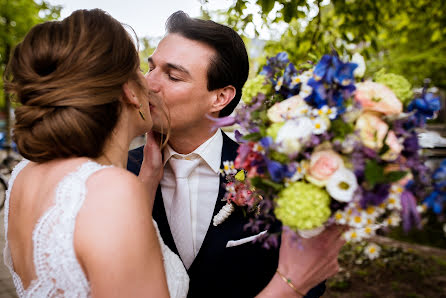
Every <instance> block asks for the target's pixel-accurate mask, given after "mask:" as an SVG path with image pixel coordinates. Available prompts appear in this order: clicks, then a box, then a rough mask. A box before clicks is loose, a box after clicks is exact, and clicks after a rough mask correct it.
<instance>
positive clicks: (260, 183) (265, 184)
mask: <svg viewBox="0 0 446 298" xmlns="http://www.w3.org/2000/svg"><path fill="white" fill-rule="evenodd" d="M250 181H251V184H252V185H253V186H254V187H255V188H258V189H263V190H268V189H271V188H272V189H274V191H275V192H280V191H281V190H282V189H283V187H284V186H283V185H282V184H279V183H275V182H273V181H270V180H267V179H263V178H261V177H258V176H257V177H253V178H251V179H250Z"/></svg>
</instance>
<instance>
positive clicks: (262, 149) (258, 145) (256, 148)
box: [252, 143, 265, 154]
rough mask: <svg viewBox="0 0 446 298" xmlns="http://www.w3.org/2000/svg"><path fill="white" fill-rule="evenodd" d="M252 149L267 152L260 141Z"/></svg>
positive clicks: (262, 152)
mask: <svg viewBox="0 0 446 298" xmlns="http://www.w3.org/2000/svg"><path fill="white" fill-rule="evenodd" d="M252 151H254V152H259V153H261V154H264V153H265V149H264V148H263V146H262V145H260V144H259V143H255V144H254V146H253V147H252Z"/></svg>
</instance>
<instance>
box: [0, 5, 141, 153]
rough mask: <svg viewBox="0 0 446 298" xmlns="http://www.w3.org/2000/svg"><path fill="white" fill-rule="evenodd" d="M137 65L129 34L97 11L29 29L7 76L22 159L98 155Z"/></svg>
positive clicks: (80, 13) (81, 13) (134, 77)
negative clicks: (14, 101)
mask: <svg viewBox="0 0 446 298" xmlns="http://www.w3.org/2000/svg"><path fill="white" fill-rule="evenodd" d="M138 68H139V56H138V52H137V50H136V49H135V46H134V43H133V41H132V38H131V36H130V35H129V34H128V33H127V31H126V30H125V29H124V28H123V26H122V25H121V24H120V23H119V22H118V21H117V20H115V19H114V18H112V17H111V16H110V15H108V14H107V13H105V12H104V11H102V10H99V9H94V10H78V11H75V12H73V14H71V15H70V16H69V17H67V18H66V19H64V20H63V21H55V22H46V23H43V24H39V25H37V26H35V27H33V28H32V29H31V30H30V31H29V33H28V34H27V35H26V37H25V39H24V40H23V41H22V42H21V43H20V44H18V45H17V47H16V48H15V50H14V53H13V55H12V57H11V60H10V62H9V65H8V68H7V71H6V76H5V78H6V88H7V91H8V92H9V93H10V94H11V95H12V96H13V97H14V98H15V100H17V101H18V103H19V107H17V108H16V110H15V125H14V130H13V140H14V141H15V142H16V144H17V147H18V150H19V152H20V154H21V155H22V156H23V157H25V158H27V159H29V160H32V161H34V162H45V161H49V160H53V159H57V158H66V157H75V156H86V157H90V158H95V157H98V156H100V155H101V153H102V151H103V148H104V143H105V141H106V140H107V139H108V138H109V137H110V135H111V133H112V131H113V129H114V128H115V126H116V123H117V121H118V118H119V115H120V112H121V107H122V106H121V104H122V103H121V102H120V101H119V97H120V96H121V95H122V85H123V84H124V83H126V82H127V81H128V80H129V79H134V80H135V81H137V80H138V77H137V71H138ZM137 82H138V81H137Z"/></svg>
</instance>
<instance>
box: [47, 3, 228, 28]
mask: <svg viewBox="0 0 446 298" xmlns="http://www.w3.org/2000/svg"><path fill="white" fill-rule="evenodd" d="M47 1H48V2H49V3H50V4H52V5H62V7H63V9H62V11H61V17H62V18H65V17H67V16H69V15H70V14H71V12H72V11H74V10H76V9H81V8H85V9H92V8H101V9H103V10H105V11H107V12H108V13H109V14H110V15H111V16H113V17H114V18H115V19H117V20H118V21H120V22H121V23H125V24H127V25H130V26H131V27H132V28H133V29H134V30H135V31H136V34H137V35H138V37H144V36H150V37H160V36H162V35H164V24H165V22H166V19H167V18H168V17H169V16H170V15H171V14H172V13H174V12H175V11H177V10H183V11H184V12H186V13H187V14H189V15H190V16H191V17H198V16H199V15H200V1H199V0H121V1H116V0H47ZM232 2H233V1H231V0H209V4H208V8H210V9H224V8H228V7H230V6H231V5H232Z"/></svg>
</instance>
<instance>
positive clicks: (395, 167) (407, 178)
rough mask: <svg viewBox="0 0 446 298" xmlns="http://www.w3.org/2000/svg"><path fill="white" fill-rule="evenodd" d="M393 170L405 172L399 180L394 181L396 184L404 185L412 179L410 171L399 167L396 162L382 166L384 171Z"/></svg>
mask: <svg viewBox="0 0 446 298" xmlns="http://www.w3.org/2000/svg"><path fill="white" fill-rule="evenodd" d="M395 171H405V172H407V173H406V175H405V176H404V177H403V178H401V179H400V180H398V181H397V182H395V183H396V184H397V185H401V186H406V184H407V183H409V181H410V180H412V179H413V175H412V172H411V171H409V170H408V169H407V168H404V167H401V166H400V165H398V164H389V165H387V166H386V167H385V168H384V173H388V172H395Z"/></svg>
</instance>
